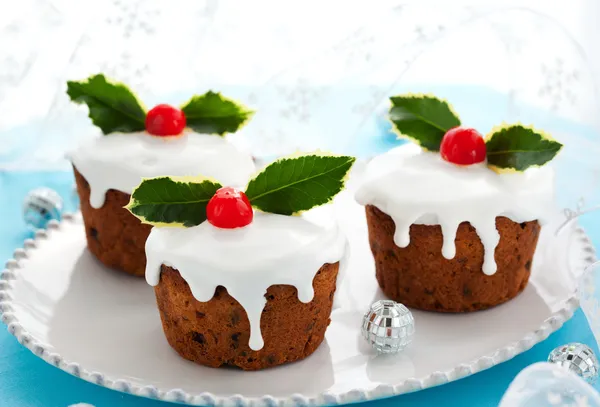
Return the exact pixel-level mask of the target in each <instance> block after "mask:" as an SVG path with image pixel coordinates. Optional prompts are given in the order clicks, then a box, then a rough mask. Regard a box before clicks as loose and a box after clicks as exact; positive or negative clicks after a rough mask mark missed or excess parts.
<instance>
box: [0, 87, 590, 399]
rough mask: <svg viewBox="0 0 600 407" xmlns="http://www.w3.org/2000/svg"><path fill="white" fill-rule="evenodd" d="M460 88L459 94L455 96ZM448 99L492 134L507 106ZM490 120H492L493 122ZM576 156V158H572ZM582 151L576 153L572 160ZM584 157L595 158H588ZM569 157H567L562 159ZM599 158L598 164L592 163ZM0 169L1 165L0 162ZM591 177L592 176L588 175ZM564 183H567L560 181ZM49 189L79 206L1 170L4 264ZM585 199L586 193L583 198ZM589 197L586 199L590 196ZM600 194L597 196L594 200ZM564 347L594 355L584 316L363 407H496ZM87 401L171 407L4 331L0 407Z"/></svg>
mask: <svg viewBox="0 0 600 407" xmlns="http://www.w3.org/2000/svg"><path fill="white" fill-rule="evenodd" d="M458 89H460V91H458ZM419 90H420V91H424V92H425V91H432V92H435V93H436V94H438V95H440V94H441V96H445V97H447V98H449V99H450V100H452V101H453V104H454V105H455V107H456V108H457V110H458V111H459V112H461V118H462V119H463V123H464V122H467V123H470V124H471V125H474V126H477V127H478V128H480V127H481V128H482V130H484V131H485V130H487V129H489V128H490V127H491V125H490V123H492V124H493V123H499V122H500V121H501V120H502V119H509V118H507V117H504V115H503V113H504V112H505V109H504V108H505V106H504V104H505V99H504V97H502V96H499V95H498V94H495V93H492V92H486V91H483V90H481V89H479V88H475V87H461V88H445V89H440V88H436V89H427V88H423V87H421V88H419ZM477 99H485V101H486V109H485V110H484V111H481V110H480V109H479V108H478V105H477V104H476V103H475V104H474V103H473V100H477ZM492 115H493V116H492ZM510 119H515V120H521V121H524V122H526V123H529V122H534V123H536V124H537V123H541V124H539V125H540V127H543V128H545V129H548V130H552V129H554V130H555V131H559V132H561V131H562V132H567V133H571V134H577V135H579V136H580V137H583V138H586V139H590V138H591V137H595V136H597V135H596V134H595V132H594V131H592V130H591V129H589V128H586V127H582V126H580V125H576V124H574V123H570V122H568V121H565V120H563V119H558V118H555V117H553V115H551V114H548V112H541V111H538V110H535V109H530V108H526V107H524V108H522V109H520V110H519V113H518V115H517V116H516V117H511V118H510ZM386 129H387V128H386V124H385V123H384V122H383V121H382V120H380V119H378V120H374V121H373V123H370V124H369V125H367V126H365V130H364V131H365V133H364V135H363V136H361V137H359V139H358V140H357V143H356V144H355V145H354V148H355V149H357V150H358V152H360V153H361V154H363V155H364V153H365V151H366V150H368V151H369V152H371V153H377V152H380V151H383V150H385V149H387V148H389V147H391V146H393V145H394V144H397V141H395V140H394V139H393V138H390V136H389V135H386ZM572 153H573V151H572V152H571V155H572V156H573V154H572ZM583 153H585V152H582V151H575V154H574V158H573V157H571V159H577V158H578V157H579V156H578V154H583ZM587 153H590V152H589V151H588V152H587ZM564 155H565V156H567V158H568V157H569V152H567V153H565V154H564ZM592 159H595V158H592ZM0 164H1V163H0ZM562 170H563V171H561V172H559V174H561V175H560V177H559V184H562V185H563V187H561V188H569V187H570V186H571V184H574V181H575V180H581V179H583V178H585V175H586V174H587V172H584V171H588V170H584V169H582V168H579V167H577V166H576V165H574V164H569V162H567V163H566V165H563V168H562ZM588 172H589V171H588ZM560 178H562V182H561V179H560ZM39 186H47V187H50V188H53V189H55V190H56V191H58V192H59V193H60V194H61V195H62V196H63V198H64V200H65V203H66V209H67V210H72V209H73V208H74V207H75V202H74V195H73V176H72V174H71V173H70V172H2V171H1V170H0V214H1V219H2V221H1V222H0V260H1V259H9V258H11V257H12V253H13V251H14V249H15V248H17V247H21V246H22V243H23V240H24V239H25V238H27V237H29V235H30V232H29V231H28V230H27V228H26V226H25V224H24V223H23V220H22V216H21V204H22V201H23V198H24V197H25V195H26V194H27V192H28V191H30V190H31V189H33V188H36V187H39ZM579 192H580V193H583V192H584V191H579ZM573 193H574V191H568V193H566V194H563V195H562V196H561V199H560V201H561V204H564V205H569V206H572V205H571V204H572V203H574V202H575V201H576V199H577V196H574V195H573ZM588 195H589V194H588ZM595 195H596V191H595V190H594V191H592V194H591V196H592V197H594V196H595ZM599 223H600V217H594V216H591V217H588V218H584V219H582V224H583V226H584V227H585V228H586V230H587V232H588V234H590V236H591V237H592V240H593V241H594V242H595V243H596V244H597V243H598V242H600V233H598V229H597V227H596V226H597V225H598V224H599ZM567 342H582V343H585V344H588V345H589V346H591V347H592V348H593V349H594V350H596V351H597V345H596V341H595V339H594V337H593V335H592V333H591V331H590V329H589V326H588V324H587V321H586V319H585V316H584V315H583V313H582V311H581V310H579V311H577V312H576V313H575V315H574V317H573V318H572V319H571V320H570V321H568V322H567V323H566V324H565V325H564V326H563V328H561V329H560V330H559V331H557V332H556V333H554V334H552V335H551V336H550V337H549V338H548V339H547V340H546V341H544V342H542V343H540V344H538V345H536V346H535V347H533V348H532V349H531V350H530V351H528V352H526V353H524V354H522V355H519V356H517V357H516V358H514V359H513V360H511V361H509V362H506V363H503V364H501V365H499V366H496V367H493V368H492V369H489V370H487V371H484V372H482V373H479V374H476V375H474V376H471V377H468V378H465V379H462V380H459V381H457V382H453V383H450V384H447V385H443V386H440V387H436V388H432V389H428V390H424V391H420V392H417V393H413V394H408V395H402V396H397V397H394V398H391V399H387V400H380V401H375V402H368V403H366V404H367V405H369V406H373V407H375V406H376V407H387V406H392V405H398V404H400V405H402V406H405V407H416V406H448V407H470V406H473V407H475V406H476V407H496V406H497V405H498V403H499V402H500V399H501V397H502V395H503V393H504V392H505V391H506V389H507V387H508V385H509V383H510V382H511V381H512V379H513V378H514V377H515V376H516V375H517V373H518V372H519V371H520V370H522V369H523V368H524V367H526V366H528V365H530V364H532V363H534V362H539V361H543V360H546V358H547V356H548V353H549V352H550V351H551V350H552V349H553V348H555V347H557V346H559V345H562V344H564V343H567ZM79 402H85V403H90V404H93V405H95V406H96V407H103V406H111V407H112V406H115V407H142V406H144V407H159V406H167V405H172V404H170V403H164V402H159V401H154V400H148V399H143V398H138V397H135V396H130V395H126V394H122V393H118V392H115V391H112V390H108V389H105V388H101V387H98V386H96V385H93V384H90V383H87V382H84V381H82V380H80V379H77V378H75V377H72V376H70V375H68V374H67V373H64V372H62V371H60V370H58V369H56V368H55V367H52V366H50V365H48V364H46V363H45V362H43V361H42V360H40V359H38V358H37V357H35V356H34V355H33V354H31V353H30V352H29V350H27V349H25V348H24V347H22V346H21V345H20V344H19V343H18V342H17V341H16V340H15V339H14V338H13V337H12V336H11V335H10V334H9V333H8V332H7V331H6V330H2V331H0V407H3V406H11V407H13V406H18V407H66V406H68V405H70V404H74V403H79Z"/></svg>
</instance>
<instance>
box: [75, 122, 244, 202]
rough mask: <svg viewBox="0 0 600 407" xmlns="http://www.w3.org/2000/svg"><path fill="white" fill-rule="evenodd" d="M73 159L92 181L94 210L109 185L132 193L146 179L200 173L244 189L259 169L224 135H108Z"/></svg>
mask: <svg viewBox="0 0 600 407" xmlns="http://www.w3.org/2000/svg"><path fill="white" fill-rule="evenodd" d="M70 158H71V161H72V162H73V165H74V166H75V168H77V170H78V171H79V172H80V173H81V175H83V176H84V177H85V179H86V180H87V182H88V183H89V184H90V190H91V193H90V204H91V205H92V207H94V208H100V207H101V206H102V205H104V199H105V195H106V192H107V191H108V190H109V189H116V190H118V191H121V192H125V193H127V194H131V192H132V191H133V189H134V188H135V187H137V186H138V185H139V184H140V182H141V181H142V178H152V177H158V176H166V175H168V176H188V175H189V176H198V175H202V176H205V177H210V178H214V179H216V180H217V181H219V182H220V183H221V184H223V185H229V186H235V187H243V186H245V185H246V182H247V181H248V179H249V178H250V177H251V176H252V175H253V174H254V172H255V166H254V163H253V161H252V158H251V157H250V155H249V154H246V153H244V152H242V151H240V150H239V149H237V148H236V147H235V146H234V145H232V144H231V143H229V142H228V141H227V140H226V139H225V138H223V137H220V136H216V135H206V134H196V133H191V132H189V133H186V134H184V135H182V136H179V137H155V136H151V135H149V134H148V133H146V132H139V133H126V134H123V133H115V134H110V135H107V136H102V137H98V138H95V139H93V140H91V141H90V142H89V143H86V144H83V145H82V146H80V147H79V148H78V149H77V150H75V151H74V152H72V153H71V154H70Z"/></svg>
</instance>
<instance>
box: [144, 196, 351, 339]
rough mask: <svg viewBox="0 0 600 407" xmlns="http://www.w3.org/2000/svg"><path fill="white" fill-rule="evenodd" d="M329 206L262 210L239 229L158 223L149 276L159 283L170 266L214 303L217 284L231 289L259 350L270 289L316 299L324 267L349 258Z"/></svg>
mask: <svg viewBox="0 0 600 407" xmlns="http://www.w3.org/2000/svg"><path fill="white" fill-rule="evenodd" d="M327 209H328V208H317V209H314V210H312V211H309V212H307V213H305V214H303V215H302V216H283V215H274V214H268V213H261V212H257V213H255V214H254V220H253V221H252V223H250V224H249V225H248V226H245V227H243V228H237V229H219V228H216V227H214V226H212V225H211V224H210V223H208V222H203V223H202V224H200V225H198V226H194V227H191V228H171V227H162V228H156V227H155V228H153V229H152V231H151V232H150V236H149V237H148V240H147V241H146V258H147V262H146V280H147V281H148V283H149V284H150V285H152V286H155V285H157V284H158V283H159V281H160V267H161V265H162V264H165V265H167V266H170V267H173V268H175V269H177V270H178V271H179V273H180V274H181V276H182V277H183V278H184V279H185V280H186V281H187V283H188V285H189V286H190V290H191V292H192V294H193V295H194V297H195V298H196V299H197V300H198V301H201V302H205V301H209V300H210V299H211V298H212V297H213V295H214V294H215V289H216V288H217V286H219V285H221V286H223V287H225V288H226V289H227V292H228V293H229V294H230V295H231V296H232V297H233V298H235V299H236V300H237V301H238V302H239V303H240V305H241V306H242V307H244V309H245V310H246V313H247V315H248V319H249V321H250V343H249V345H250V348H251V349H254V350H259V349H261V348H262V347H263V339H262V334H261V332H260V317H261V315H262V310H263V308H264V306H265V304H266V299H265V297H264V295H265V293H266V291H267V288H269V287H270V286H272V285H275V284H289V285H292V286H294V287H296V289H297V290H298V299H299V300H300V301H302V302H305V303H307V302H310V301H311V300H312V299H313V295H314V291H313V279H314V277H315V275H316V273H317V271H318V270H319V268H321V266H322V265H323V264H325V263H335V262H338V261H340V263H343V262H344V261H345V259H346V252H347V241H346V238H345V237H344V235H343V233H342V232H341V231H340V229H339V227H338V225H337V224H336V223H335V222H334V221H332V218H333V217H332V216H331V212H328V211H327ZM329 209H331V208H329ZM342 269H343V264H340V271H341V270H342ZM339 274H340V273H338V282H339V278H340V277H339Z"/></svg>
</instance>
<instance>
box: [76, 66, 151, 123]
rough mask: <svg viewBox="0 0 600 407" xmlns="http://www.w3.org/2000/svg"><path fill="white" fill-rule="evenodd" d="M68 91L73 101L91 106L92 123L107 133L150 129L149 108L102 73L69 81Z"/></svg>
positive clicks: (124, 87) (123, 86)
mask: <svg viewBox="0 0 600 407" xmlns="http://www.w3.org/2000/svg"><path fill="white" fill-rule="evenodd" d="M67 94H68V95H69V97H70V98H71V100H72V101H73V102H75V103H85V104H86V105H87V106H88V109H89V117H90V119H92V123H94V124H95V125H96V126H98V127H100V129H101V130H102V133H104V134H110V133H114V132H121V133H131V132H136V131H142V130H144V129H145V128H146V127H145V120H146V111H145V110H144V108H143V106H142V104H141V103H140V102H139V100H138V99H137V97H136V96H135V95H134V94H133V92H132V91H131V90H129V88H127V86H125V85H123V84H122V83H117V82H111V81H109V80H107V79H106V78H105V77H104V75H102V74H98V75H93V76H90V77H89V78H87V79H86V80H83V81H80V82H77V81H69V82H67Z"/></svg>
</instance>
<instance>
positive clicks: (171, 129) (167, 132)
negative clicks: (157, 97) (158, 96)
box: [146, 104, 185, 136]
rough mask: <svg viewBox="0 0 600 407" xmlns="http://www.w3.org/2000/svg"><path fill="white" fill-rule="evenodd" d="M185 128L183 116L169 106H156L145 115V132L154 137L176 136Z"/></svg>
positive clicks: (179, 111)
mask: <svg viewBox="0 0 600 407" xmlns="http://www.w3.org/2000/svg"><path fill="white" fill-rule="evenodd" d="M184 128H185V114H183V112H182V111H181V109H178V108H176V107H173V106H170V105H164V104H163V105H157V106H155V107H153V108H152V109H151V110H150V111H149V112H148V114H147V115H146V130H147V131H148V133H150V134H153V135H155V136H177V135H179V134H181V132H182V131H183V129H184Z"/></svg>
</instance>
